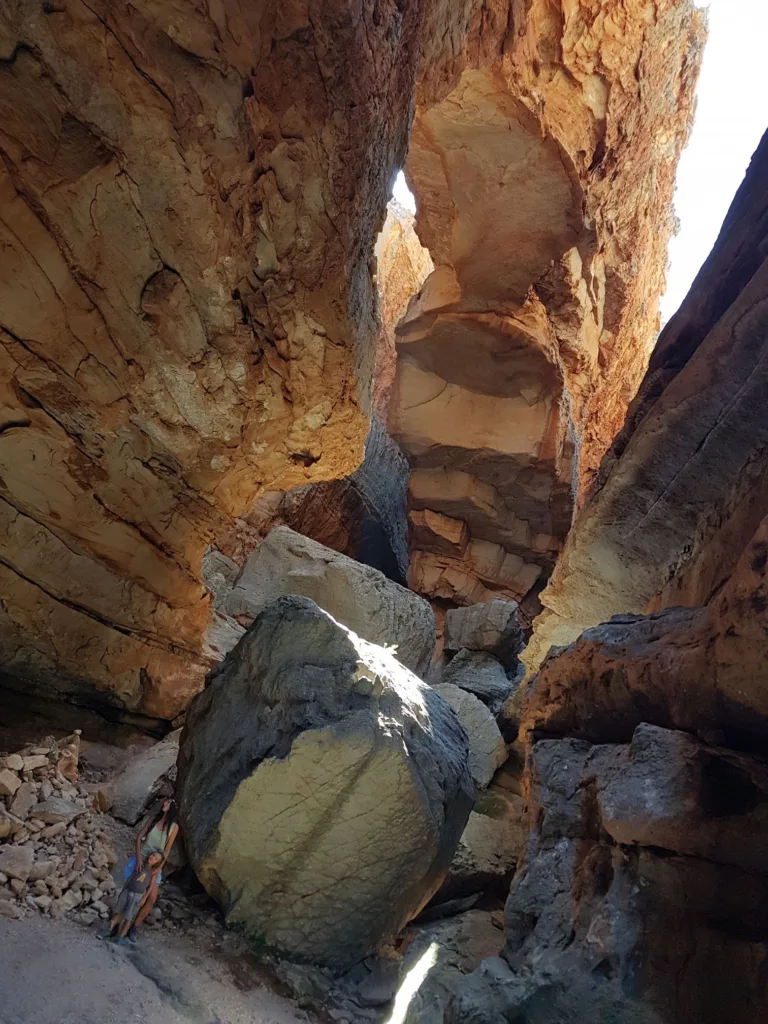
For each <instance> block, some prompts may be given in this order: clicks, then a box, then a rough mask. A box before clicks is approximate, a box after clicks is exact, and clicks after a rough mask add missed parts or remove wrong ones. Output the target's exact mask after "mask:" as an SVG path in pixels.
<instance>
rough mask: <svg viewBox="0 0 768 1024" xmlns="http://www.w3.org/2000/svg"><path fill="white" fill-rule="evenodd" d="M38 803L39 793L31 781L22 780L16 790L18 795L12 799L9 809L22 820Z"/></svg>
mask: <svg viewBox="0 0 768 1024" xmlns="http://www.w3.org/2000/svg"><path fill="white" fill-rule="evenodd" d="M36 804H37V794H36V792H35V789H34V786H33V785H32V783H31V782H22V784H21V785H20V786H19V788H18V789H17V790H16V795H15V796H14V798H13V800H12V801H11V804H10V807H9V808H8V810H9V811H10V812H11V814H14V815H15V816H16V817H17V818H19V819H20V820H21V821H24V819H25V818H26V817H27V815H28V814H29V812H30V811H31V810H32V808H33V807H35V805H36Z"/></svg>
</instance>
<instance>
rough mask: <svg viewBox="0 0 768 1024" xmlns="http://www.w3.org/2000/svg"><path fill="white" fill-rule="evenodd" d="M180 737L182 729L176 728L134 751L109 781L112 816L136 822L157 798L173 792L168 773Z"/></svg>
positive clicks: (174, 759) (171, 766) (177, 750)
mask: <svg viewBox="0 0 768 1024" xmlns="http://www.w3.org/2000/svg"><path fill="white" fill-rule="evenodd" d="M180 738H181V730H180V729H176V730H175V731H174V732H172V733H170V734H169V735H168V736H166V738H165V739H164V740H162V741H161V742H160V743H156V744H155V745H154V746H152V747H150V748H149V749H148V750H142V751H139V752H138V753H136V754H134V755H133V756H132V757H131V758H130V760H129V761H128V763H127V764H126V765H125V767H124V768H122V769H121V770H120V771H119V772H118V774H117V775H116V776H115V778H114V779H112V780H111V781H110V783H109V794H110V797H111V808H110V809H111V812H112V814H113V816H114V817H115V818H120V820H121V821H125V822H127V823H128V824H129V825H135V824H136V822H137V821H138V820H139V818H141V816H142V815H143V814H144V812H145V811H146V810H147V808H148V807H149V805H150V803H151V802H152V801H153V800H154V799H155V798H156V797H159V796H171V795H172V794H173V784H172V781H171V779H170V775H171V774H172V773H173V769H174V767H175V765H176V759H177V757H178V754H179V740H180Z"/></svg>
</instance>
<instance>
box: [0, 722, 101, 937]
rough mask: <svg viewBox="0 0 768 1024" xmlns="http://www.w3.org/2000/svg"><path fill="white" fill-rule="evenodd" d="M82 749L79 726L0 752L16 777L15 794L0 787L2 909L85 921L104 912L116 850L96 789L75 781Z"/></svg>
mask: <svg viewBox="0 0 768 1024" xmlns="http://www.w3.org/2000/svg"><path fill="white" fill-rule="evenodd" d="M79 751H80V732H79V730H77V731H76V732H75V733H74V734H73V735H71V736H68V737H66V738H65V739H63V740H59V741H58V742H57V741H56V740H54V739H53V738H52V737H48V738H46V739H45V740H44V741H43V743H42V744H41V745H39V746H33V747H26V748H25V749H24V750H21V751H19V752H17V753H15V754H10V755H9V756H8V757H6V758H4V763H5V764H6V765H7V766H8V768H7V770H8V771H9V772H13V773H19V774H17V778H18V781H19V783H20V784H19V786H18V787H17V788H16V791H15V796H14V797H11V796H10V795H5V796H3V794H0V916H3V917H7V918H11V919H13V920H17V919H20V918H23V917H25V916H28V915H29V914H30V913H34V914H37V913H41V914H44V915H46V916H48V917H61V916H63V915H65V914H75V915H76V917H77V919H78V920H79V921H80V922H81V923H83V924H89V925H90V924H93V923H94V922H96V921H99V920H100V919H101V918H105V917H107V916H108V914H109V907H108V906H107V903H106V902H105V901H107V900H108V899H109V898H110V896H111V894H112V893H113V892H114V890H115V883H114V881H113V879H112V876H111V874H110V869H111V868H112V867H113V866H114V864H115V860H116V856H115V853H114V851H113V850H112V848H111V846H110V845H109V843H108V842H107V841H106V836H105V832H104V829H103V822H101V821H100V820H99V817H98V814H97V813H96V812H97V803H96V801H97V792H96V791H94V787H92V786H90V785H89V784H85V783H81V782H79V780H78V756H79ZM62 769H65V770H66V775H65V774H63V773H62ZM19 775H20V777H19ZM22 780H23V781H22ZM20 796H22V797H24V798H25V800H24V804H23V805H19V804H18V802H17V801H18V799H19V797H20Z"/></svg>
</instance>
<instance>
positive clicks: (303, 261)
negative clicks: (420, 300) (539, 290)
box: [0, 0, 430, 717]
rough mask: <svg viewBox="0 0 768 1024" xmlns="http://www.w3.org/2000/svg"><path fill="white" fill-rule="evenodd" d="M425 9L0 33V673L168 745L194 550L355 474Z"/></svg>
mask: <svg viewBox="0 0 768 1024" xmlns="http://www.w3.org/2000/svg"><path fill="white" fill-rule="evenodd" d="M429 8H430V5H429V4H427V5H423V4H420V3H417V2H411V0H408V2H406V3H395V2H394V0H389V2H385V3H384V4H381V3H373V2H372V0H371V2H365V3H363V4H360V5H355V6H354V8H352V7H350V5H349V4H347V3H344V2H343V0H330V2H329V0H310V2H306V0H304V2H294V0H290V2H286V3H280V4H274V3H271V2H266V0H256V2H255V3H247V4H244V3H241V2H239V0H225V2H224V3H222V4H218V5H215V6H214V7H209V5H207V4H204V3H202V2H191V3H188V4H182V5H179V4H171V3H163V2H155V0H145V2H141V3H138V4H132V5H125V4H110V3H106V2H104V0H95V2H93V3H88V4H80V5H77V4H75V5H72V4H64V5H53V4H50V5H42V6H41V5H40V4H39V3H38V2H36V0H35V2H32V0H14V2H11V3H8V4H5V5H3V9H2V12H0V115H1V116H0V157H1V158H2V159H1V160H0V232H1V233H2V247H3V257H2V261H1V264H2V265H1V266H0V594H1V595H2V597H0V673H2V675H3V677H4V679H5V681H6V682H10V683H11V684H12V685H14V686H21V687H25V688H31V687H34V688H40V689H42V690H43V691H45V692H50V691H51V690H56V691H59V692H65V693H68V694H70V695H73V696H76V697H77V698H78V699H89V700H90V699H94V700H97V701H108V702H113V703H115V704H118V705H123V706H127V707H128V708H134V709H141V710H143V711H145V712H147V713H149V714H153V715H159V716H165V717H173V716H174V715H175V714H176V713H178V711H179V710H181V708H182V707H184V705H185V704H186V702H187V701H188V699H189V697H190V696H191V694H192V693H193V692H194V691H195V690H196V689H197V688H198V687H199V686H200V685H201V682H202V678H203V675H204V673H205V671H206V668H207V662H206V661H205V659H204V658H203V657H202V655H201V651H202V637H203V634H204V631H205V629H206V626H207V623H208V618H209V597H208V595H207V593H206V591H205V589H204V588H203V586H202V585H201V582H200V575H199V570H200V561H201V558H202V556H203V552H204V551H205V549H206V548H207V547H208V546H209V545H210V544H211V543H214V544H215V542H216V540H217V538H218V537H219V536H220V535H222V534H226V533H228V532H230V531H231V528H232V524H233V518H234V517H237V516H240V515H242V514H243V513H244V512H247V511H248V510H249V508H250V507H251V505H252V504H253V502H254V500H255V498H256V497H257V496H258V495H259V493H260V492H261V491H263V490H265V489H275V488H281V489H288V488H291V487H294V486H297V485H304V484H306V483H308V482H312V481H319V480H328V479H335V478H339V477H342V476H344V475H346V474H347V473H349V472H351V471H352V470H354V468H355V467H356V465H357V464H358V463H359V462H360V460H361V458H362V452H363V442H364V440H365V437H366V434H367V430H368V414H367V411H368V406H369V398H370V386H371V375H372V370H373V363H374V358H375V347H376V336H377V334H378V330H379V326H378V321H377V317H376V311H375V305H376V300H375V287H374V284H373V281H372V278H371V271H370V267H369V261H370V258H371V256H372V253H373V248H374V243H375V240H376V237H377V233H378V231H379V229H380V228H381V225H382V223H383V220H384V213H385V205H386V201H387V199H388V195H389V189H390V184H391V181H392V178H393V176H394V174H395V172H396V170H397V168H398V167H399V166H400V165H401V164H402V161H403V159H404V154H405V149H406V144H407V135H408V129H409V123H410V113H411V106H412V96H413V89H414V76H415V73H416V65H417V61H418V58H419V52H420V46H421V42H422V40H421V33H422V31H423V28H424V18H425V17H426V16H427V14H428V12H429Z"/></svg>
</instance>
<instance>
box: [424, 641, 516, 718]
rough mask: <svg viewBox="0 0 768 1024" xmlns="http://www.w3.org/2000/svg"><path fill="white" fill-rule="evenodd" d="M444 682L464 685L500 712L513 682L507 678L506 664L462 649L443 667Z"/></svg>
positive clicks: (442, 679) (486, 655) (487, 655)
mask: <svg viewBox="0 0 768 1024" xmlns="http://www.w3.org/2000/svg"><path fill="white" fill-rule="evenodd" d="M440 682H441V683H450V684H452V685H453V686H458V687H461V689H462V690H467V691H469V693H473V694H474V695H475V696H476V697H478V698H479V699H480V700H481V701H482V702H483V704H487V706H488V707H489V708H490V709H491V711H493V712H494V714H496V713H498V712H499V711H500V710H501V708H502V706H503V705H504V701H505V700H506V699H507V698H508V697H509V695H510V693H511V691H512V689H513V687H514V685H515V684H514V682H513V681H512V680H511V679H509V678H508V676H507V674H506V672H505V671H504V666H503V665H502V664H501V662H500V661H498V660H497V659H496V658H494V657H493V655H491V654H486V653H485V652H484V651H469V650H467V649H466V648H462V650H460V651H459V652H458V654H457V655H456V656H455V657H454V658H452V659H451V660H450V661H449V662H448V664H447V665H446V667H445V668H444V670H443V673H442V677H441V680H440Z"/></svg>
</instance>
